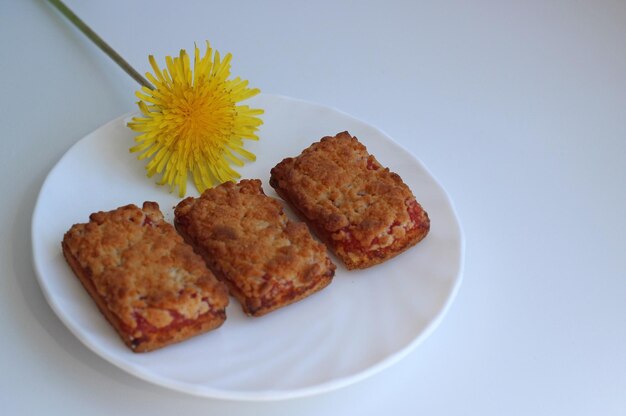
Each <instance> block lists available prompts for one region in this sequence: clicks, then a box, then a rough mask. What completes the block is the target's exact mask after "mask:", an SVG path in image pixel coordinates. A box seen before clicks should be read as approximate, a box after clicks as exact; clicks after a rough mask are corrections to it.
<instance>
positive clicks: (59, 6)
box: [48, 0, 154, 89]
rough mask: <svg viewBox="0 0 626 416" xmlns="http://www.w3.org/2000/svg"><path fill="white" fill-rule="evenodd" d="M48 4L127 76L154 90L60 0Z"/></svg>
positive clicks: (51, 0)
mask: <svg viewBox="0 0 626 416" xmlns="http://www.w3.org/2000/svg"><path fill="white" fill-rule="evenodd" d="M48 1H49V2H50V4H52V5H53V6H54V7H56V8H57V10H58V11H60V12H61V14H63V16H65V17H67V19H68V20H69V21H70V22H72V23H73V24H74V26H76V27H77V28H78V29H79V30H80V31H81V32H83V33H84V34H85V36H87V37H88V38H89V39H90V40H91V41H92V42H93V43H95V44H96V45H97V46H98V47H99V48H100V49H102V51H103V52H104V53H106V54H107V55H109V58H111V59H113V61H115V63H116V64H118V65H119V66H120V67H121V68H122V69H123V70H124V71H126V73H127V74H128V75H130V76H131V77H133V79H134V80H135V81H137V82H138V83H139V84H141V85H143V86H144V87H148V88H150V89H154V86H153V85H152V84H150V82H148V80H147V79H145V78H144V77H143V76H142V75H141V74H140V73H139V72H137V71H136V70H135V68H133V67H132V66H130V64H129V63H128V62H126V60H124V58H122V57H121V56H120V54H118V53H117V52H115V50H114V49H113V48H111V47H110V46H109V45H108V44H107V43H106V42H105V41H104V40H103V39H102V38H101V37H100V36H98V34H97V33H96V32H94V31H93V30H91V28H90V27H89V26H87V25H86V24H85V22H83V21H82V20H80V18H79V17H78V16H76V14H74V12H73V11H72V10H70V9H69V8H68V7H67V6H66V5H65V4H63V2H62V1H61V0H48Z"/></svg>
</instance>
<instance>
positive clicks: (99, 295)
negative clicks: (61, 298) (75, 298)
mask: <svg viewBox="0 0 626 416" xmlns="http://www.w3.org/2000/svg"><path fill="white" fill-rule="evenodd" d="M62 248H63V254H64V256H65V258H66V260H67V262H68V264H69V265H70V266H71V268H72V269H73V271H74V273H75V274H76V275H77V277H78V278H79V279H80V281H81V283H82V284H83V286H84V287H85V289H86V290H87V291H88V293H89V294H90V295H91V297H92V298H93V299H94V300H95V302H96V304H97V305H98V307H99V309H100V311H101V312H102V314H103V315H104V316H105V317H106V318H107V320H108V321H109V322H110V323H111V325H112V326H113V327H114V328H115V329H116V331H117V332H118V334H119V335H120V337H121V338H122V340H123V341H124V343H125V344H126V345H128V346H129V347H130V348H131V349H132V350H133V351H135V352H144V351H150V350H153V349H156V348H161V347H164V346H166V345H169V344H172V343H175V342H179V341H182V340H184V339H187V338H189V337H191V336H194V335H197V334H199V333H201V332H205V331H208V330H210V329H213V328H217V327H219V326H220V325H221V324H222V323H223V322H224V320H225V319H226V314H225V308H226V306H227V305H228V301H229V299H228V294H227V290H226V288H225V287H224V285H223V284H222V283H220V282H219V281H218V280H217V279H216V278H215V276H214V275H213V274H212V273H211V272H210V271H209V270H208V269H207V267H206V265H205V264H204V261H203V260H202V258H201V257H200V256H198V255H197V254H196V253H195V252H194V251H193V249H192V247H190V246H189V245H187V244H186V243H185V242H184V241H183V239H182V237H181V236H179V235H178V233H177V232H176V230H175V229H174V227H172V225H171V224H168V223H167V222H165V221H164V219H163V215H162V213H161V211H160V210H159V206H158V204H156V203H154V202H145V203H144V204H143V208H142V209H139V208H138V207H137V206H135V205H127V206H124V207H120V208H118V209H115V210H113V211H109V212H97V213H94V214H91V215H90V217H89V222H88V223H85V224H75V225H73V226H72V227H71V228H70V230H69V231H68V232H67V233H66V234H65V236H64V238H63V242H62Z"/></svg>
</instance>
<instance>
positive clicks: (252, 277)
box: [174, 179, 335, 316]
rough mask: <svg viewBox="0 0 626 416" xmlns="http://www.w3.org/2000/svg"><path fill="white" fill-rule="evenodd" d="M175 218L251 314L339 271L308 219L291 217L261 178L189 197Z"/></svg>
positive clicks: (300, 294) (313, 288)
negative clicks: (307, 221)
mask: <svg viewBox="0 0 626 416" xmlns="http://www.w3.org/2000/svg"><path fill="white" fill-rule="evenodd" d="M174 224H175V226H176V229H177V230H178V231H179V232H180V233H181V235H183V237H184V238H185V240H187V241H188V242H189V243H190V244H192V245H193V246H194V248H195V249H196V251H197V252H198V253H200V254H201V255H202V257H204V259H205V260H206V262H207V265H208V266H209V268H210V269H211V270H212V271H213V273H215V275H216V276H217V277H218V278H219V279H221V280H222V281H224V282H225V283H226V284H227V285H228V288H229V289H230V293H231V295H233V296H234V297H235V298H236V299H237V300H238V301H239V302H240V303H241V305H242V307H243V310H244V312H245V313H246V314H248V315H251V316H261V315H264V314H266V313H268V312H271V311H273V310H275V309H277V308H280V307H282V306H285V305H288V304H290V303H293V302H295V301H298V300H300V299H302V298H304V297H306V296H309V295H311V294H312V293H314V292H317V291H318V290H320V289H323V288H324V287H326V286H327V285H328V284H329V283H330V282H331V280H332V278H333V276H334V274H335V265H334V264H333V263H332V262H331V260H330V258H329V257H328V254H327V252H326V248H325V247H324V245H323V244H321V243H319V242H318V241H316V240H314V239H313V237H312V236H311V234H310V233H309V230H308V228H307V226H306V224H304V223H300V222H293V221H290V220H289V219H288V218H287V216H286V215H285V213H284V212H283V208H282V206H281V205H280V203H279V202H278V201H276V200H275V199H273V198H270V197H268V196H266V195H265V193H264V192H263V189H262V188H261V181H260V180H258V179H255V180H242V181H241V182H239V183H237V184H235V183H232V182H226V183H224V184H222V185H220V186H217V187H215V188H213V189H208V190H206V191H204V193H203V194H202V196H200V197H199V198H186V199H184V200H183V201H181V202H180V203H179V204H178V206H177V207H176V209H175V220H174Z"/></svg>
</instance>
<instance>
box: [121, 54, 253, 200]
mask: <svg viewBox="0 0 626 416" xmlns="http://www.w3.org/2000/svg"><path fill="white" fill-rule="evenodd" d="M231 59H232V55H231V54H230V53H229V54H227V55H226V56H225V57H224V58H223V59H221V58H220V54H219V52H218V51H215V52H213V51H212V49H211V47H210V45H209V43H208V42H207V49H206V53H205V54H204V56H203V57H200V51H199V49H198V47H195V54H194V63H193V71H192V70H191V66H190V62H189V56H188V55H187V52H185V50H181V51H180V55H179V56H178V57H177V58H172V57H170V56H167V57H166V58H165V63H166V67H167V68H166V69H163V70H161V69H160V68H159V66H158V65H157V63H156V61H155V59H154V57H153V56H152V55H150V57H149V60H150V65H151V66H152V69H153V70H154V75H153V74H150V73H147V74H146V77H147V78H148V79H149V80H150V82H152V84H153V85H154V88H153V89H151V88H148V87H145V86H144V87H142V88H141V90H140V91H137V93H136V95H137V97H138V98H139V99H140V100H141V101H139V102H138V103H137V104H138V105H139V110H140V111H141V116H139V117H133V119H132V121H131V122H129V123H128V127H130V128H131V129H133V130H134V131H137V132H139V133H140V134H139V135H138V136H137V137H135V142H136V143H137V145H135V146H134V147H132V148H131V149H130V151H131V152H140V153H141V154H140V155H139V156H138V159H140V160H141V159H146V158H151V160H150V162H149V163H148V164H147V165H146V170H147V175H148V177H152V176H153V175H154V174H155V173H162V177H161V179H160V180H159V181H158V183H159V185H165V184H168V185H169V186H170V190H172V191H173V190H174V188H175V187H178V189H179V194H180V196H181V197H183V196H184V195H185V192H186V184H187V175H188V173H189V172H191V174H192V177H193V180H194V183H195V185H196V188H198V191H199V192H202V191H204V190H205V189H207V188H210V187H211V186H213V185H216V184H220V183H222V182H226V181H230V180H233V179H236V178H239V177H240V175H239V173H237V172H236V171H235V170H234V169H233V168H232V167H231V165H236V166H243V164H244V162H243V161H244V160H249V161H254V160H255V158H256V157H255V155H254V154H253V153H251V152H249V151H247V150H245V149H244V148H243V145H244V144H243V140H244V139H248V140H258V139H259V138H258V136H257V135H256V134H255V132H256V131H257V130H258V127H259V126H260V125H261V124H263V122H262V121H261V119H260V118H258V117H257V116H258V115H260V114H263V110H261V109H253V108H250V107H249V106H247V105H237V103H238V102H240V101H242V100H245V99H247V98H250V97H252V96H254V95H256V94H258V93H259V92H260V91H259V90H258V89H257V88H248V81H246V80H242V79H240V78H239V77H236V78H233V79H228V77H229V76H230V61H231Z"/></svg>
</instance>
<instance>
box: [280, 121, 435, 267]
mask: <svg viewBox="0 0 626 416" xmlns="http://www.w3.org/2000/svg"><path fill="white" fill-rule="evenodd" d="M270 185H271V186H272V187H274V189H276V192H277V193H278V195H280V196H281V197H282V198H283V199H284V200H285V201H287V202H288V203H289V204H290V205H291V206H292V207H293V208H294V209H295V210H296V211H297V212H298V213H299V215H300V216H301V217H302V218H303V219H304V220H305V221H306V222H307V223H308V224H309V225H310V226H311V228H312V229H313V231H315V232H316V233H317V235H318V236H319V237H320V238H321V239H322V240H323V241H324V242H325V243H326V244H327V245H328V246H329V247H330V248H331V250H332V251H333V252H334V253H335V254H336V255H337V257H339V258H340V259H341V260H342V261H343V262H344V263H345V265H346V267H347V268H348V269H363V268H366V267H370V266H373V265H375V264H378V263H381V262H383V261H386V260H388V259H390V258H392V257H394V256H396V255H398V254H399V253H401V252H403V251H404V250H406V249H408V248H409V247H411V246H413V245H415V244H416V243H418V242H419V241H420V240H422V239H423V238H424V237H425V236H426V234H428V231H429V229H430V220H429V219H428V214H427V213H426V211H424V210H423V209H422V207H421V206H420V204H419V203H418V202H417V201H416V200H415V197H414V196H413V193H412V192H411V190H410V189H409V187H408V186H407V185H406V184H405V183H404V182H403V181H402V178H400V176H399V175H397V174H396V173H393V172H391V171H389V169H388V168H384V167H383V166H381V164H380V163H378V161H377V160H376V158H374V156H372V155H370V154H369V153H368V152H367V149H366V147H365V146H364V145H363V144H361V143H360V142H359V141H358V140H357V138H356V137H353V136H351V135H350V134H349V133H348V132H342V133H339V134H337V135H336V136H334V137H330V136H328V137H324V138H322V139H321V141H319V142H317V143H314V144H313V145H311V146H310V147H309V148H307V149H305V150H304V151H303V152H302V153H301V154H300V155H299V156H298V157H295V158H291V157H290V158H286V159H284V160H283V161H282V162H280V163H279V164H278V165H276V166H275V167H274V168H273V169H272V171H271V179H270Z"/></svg>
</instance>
